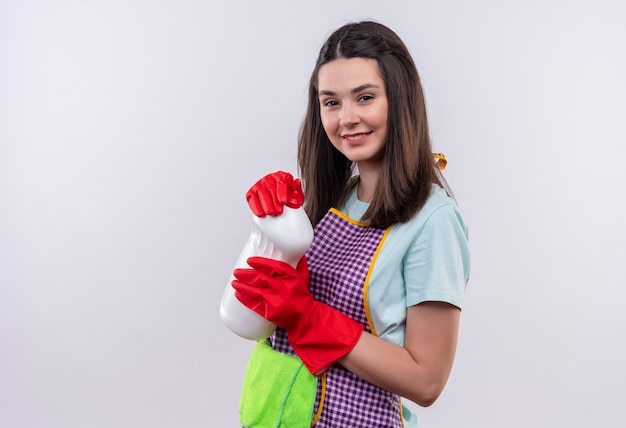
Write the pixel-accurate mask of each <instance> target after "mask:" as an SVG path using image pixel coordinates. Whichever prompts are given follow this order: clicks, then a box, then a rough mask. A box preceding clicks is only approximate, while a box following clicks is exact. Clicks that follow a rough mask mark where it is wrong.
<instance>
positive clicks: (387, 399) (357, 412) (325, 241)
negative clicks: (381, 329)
mask: <svg viewBox="0 0 626 428" xmlns="http://www.w3.org/2000/svg"><path fill="white" fill-rule="evenodd" d="M384 233H385V230H384V229H375V228H370V227H366V226H363V225H360V224H356V223H352V222H350V221H348V220H346V219H344V218H343V217H341V216H340V215H338V214H337V213H335V212H333V211H329V212H328V213H327V214H326V216H325V217H324V218H323V219H322V221H321V222H320V223H319V224H318V225H317V226H316V228H315V238H314V240H313V244H312V245H311V247H310V248H309V251H308V252H307V254H306V256H307V262H308V265H309V275H310V280H309V288H310V289H311V294H313V297H315V299H317V300H319V301H322V302H324V303H326V304H328V305H329V306H332V307H334V308H336V309H338V310H340V311H341V312H343V313H344V314H346V315H348V316H350V317H351V318H353V319H354V320H356V321H358V322H360V323H361V324H362V325H363V326H365V329H366V331H370V328H369V325H368V322H367V318H366V315H365V309H364V304H363V288H364V284H365V279H366V276H367V272H368V270H369V269H370V264H371V262H372V258H373V256H374V254H375V252H376V249H377V248H378V246H379V245H381V240H382V237H383V235H384ZM271 339H272V344H273V347H274V349H276V350H277V351H280V352H284V353H288V354H291V355H295V352H294V351H293V349H292V348H291V345H289V342H288V341H287V334H286V332H285V330H283V329H280V328H279V329H277V330H276V332H275V333H274V334H273V335H272V338H271ZM325 376H326V388H325V391H323V390H322V385H321V384H322V382H318V388H317V399H316V403H315V411H316V414H317V412H318V409H319V404H320V402H322V394H324V397H323V407H322V412H321V415H320V417H319V419H318V421H317V423H316V424H315V428H341V427H350V428H357V427H358V428H361V427H363V428H374V427H380V428H383V427H384V428H396V427H402V420H401V413H400V398H399V397H398V396H397V395H395V394H392V393H390V392H387V391H385V390H383V389H381V388H379V387H377V386H374V385H372V384H370V383H369V382H367V381H365V380H363V379H361V378H360V377H358V376H356V375H354V374H353V373H351V372H349V371H348V370H346V369H344V368H343V367H342V366H341V365H339V364H334V365H333V366H331V368H330V369H329V370H328V371H327V372H326V375H325Z"/></svg>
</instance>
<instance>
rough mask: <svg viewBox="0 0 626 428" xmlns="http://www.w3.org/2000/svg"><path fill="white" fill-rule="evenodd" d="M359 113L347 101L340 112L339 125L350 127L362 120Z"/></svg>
mask: <svg viewBox="0 0 626 428" xmlns="http://www.w3.org/2000/svg"><path fill="white" fill-rule="evenodd" d="M360 120H361V119H360V118H359V115H358V114H357V112H356V111H355V109H354V107H353V106H352V105H351V104H350V103H345V104H344V105H343V106H342V107H341V111H340V112H339V126H345V127H350V126H353V125H356V124H357V123H359V122H360Z"/></svg>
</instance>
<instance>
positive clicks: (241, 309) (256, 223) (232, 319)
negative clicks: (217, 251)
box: [220, 206, 313, 340]
mask: <svg viewBox="0 0 626 428" xmlns="http://www.w3.org/2000/svg"><path fill="white" fill-rule="evenodd" d="M252 218H253V228H252V233H251V234H250V237H249V238H248V241H247V242H246V244H245V246H244V247H243V249H242V251H241V254H240V255H239V258H238V259H237V262H236V263H235V269H237V268H250V266H248V263H247V262H246V261H247V260H248V258H249V257H252V256H262V257H267V258H271V259H277V260H282V261H284V262H286V263H289V264H290V265H291V266H292V267H294V268H295V267H296V265H297V264H298V261H300V258H301V257H302V256H303V255H304V253H305V252H306V250H307V249H308V248H309V246H310V245H311V242H313V227H312V226H311V222H310V221H309V217H308V216H307V215H306V213H305V211H304V208H303V207H300V208H289V207H287V206H285V207H284V209H283V213H282V214H281V215H278V216H265V217H257V216H255V215H253V216H252ZM234 279H235V277H234V276H233V275H232V273H231V275H230V278H229V279H228V283H227V284H226V289H225V290H224V294H223V295H222V301H221V304H220V317H221V318H222V321H223V322H224V324H226V326H227V327H228V328H229V329H230V330H232V331H233V332H234V333H236V334H238V335H239V336H241V337H243V338H246V339H250V340H262V339H265V338H267V337H269V336H270V335H271V334H272V333H273V332H274V330H275V329H276V325H275V324H273V323H272V322H270V321H268V320H266V319H265V318H263V317H262V316H260V315H259V314H257V313H256V312H254V311H253V310H251V309H248V308H247V307H246V306H245V305H244V304H243V303H241V302H240V301H239V300H237V297H235V289H234V288H233V287H232V285H231V283H232V281H233V280H234Z"/></svg>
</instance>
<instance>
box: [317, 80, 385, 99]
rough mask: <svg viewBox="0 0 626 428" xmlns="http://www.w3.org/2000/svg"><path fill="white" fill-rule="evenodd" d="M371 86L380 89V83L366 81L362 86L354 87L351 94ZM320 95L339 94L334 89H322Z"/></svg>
mask: <svg viewBox="0 0 626 428" xmlns="http://www.w3.org/2000/svg"><path fill="white" fill-rule="evenodd" d="M370 88H375V89H378V88H379V86H378V85H374V84H373V83H365V84H363V85H361V86H357V87H356V88H354V89H353V90H351V91H350V93H351V94H356V93H357V92H361V91H364V90H366V89H370ZM319 94H320V95H330V96H335V95H337V93H336V92H334V91H325V90H324V91H320V93H319Z"/></svg>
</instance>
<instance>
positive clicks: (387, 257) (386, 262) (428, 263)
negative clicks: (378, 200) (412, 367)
mask: <svg viewBox="0 0 626 428" xmlns="http://www.w3.org/2000/svg"><path fill="white" fill-rule="evenodd" d="M356 189H357V186H354V188H353V189H352V191H351V193H350V194H349V196H348V198H347V200H346V202H345V204H344V205H343V206H342V207H341V208H340V209H339V210H340V211H341V212H342V213H343V214H345V215H346V216H348V217H350V218H352V219H354V220H357V221H358V220H360V219H361V218H362V216H363V214H364V213H365V211H366V210H367V208H368V207H369V204H368V203H365V202H361V201H359V200H358V198H357V194H356ZM469 266H470V251H469V246H468V235H467V226H466V225H465V222H464V221H463V218H462V216H461V213H460V212H459V209H458V207H457V205H456V203H455V202H454V200H453V199H452V198H450V197H449V196H448V195H447V194H446V192H445V191H444V190H443V189H442V188H441V187H439V186H437V185H433V189H432V193H431V195H430V197H429V198H428V200H427V201H426V204H425V205H424V206H423V207H422V209H420V210H419V211H418V212H417V213H416V214H415V215H414V216H413V218H411V219H410V220H409V221H407V222H406V223H397V224H394V225H393V226H391V230H390V231H389V233H388V235H387V237H386V239H385V241H384V243H383V245H382V248H381V249H380V252H379V253H378V256H377V258H376V260H375V263H374V266H373V268H372V271H371V273H370V278H369V285H368V288H367V302H366V304H367V307H368V308H369V313H370V317H371V321H372V324H373V327H374V330H375V331H374V333H375V334H376V335H378V336H380V337H381V338H383V339H385V340H387V341H388V342H392V343H395V344H397V345H400V346H404V336H405V323H406V314H407V308H408V307H410V306H413V305H417V304H419V303H422V302H426V301H438V302H447V303H450V304H452V305H454V306H457V307H459V308H461V307H462V305H463V293H464V291H465V287H466V285H467V281H468V279H469ZM404 417H405V426H407V427H409V426H417V420H416V417H415V415H413V414H412V413H411V412H410V411H409V410H408V409H406V408H404Z"/></svg>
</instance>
